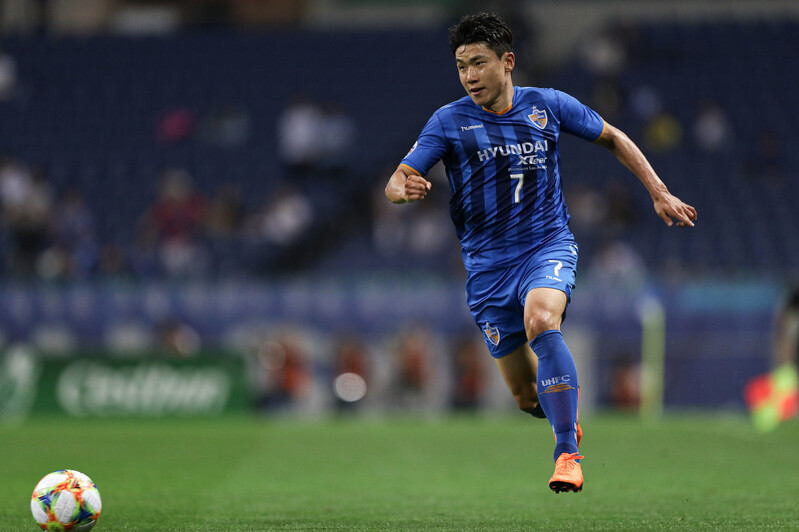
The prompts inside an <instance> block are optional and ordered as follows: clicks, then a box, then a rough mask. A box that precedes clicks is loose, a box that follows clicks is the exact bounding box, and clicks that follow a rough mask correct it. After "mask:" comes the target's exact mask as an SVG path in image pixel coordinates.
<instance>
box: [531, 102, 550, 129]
mask: <svg viewBox="0 0 799 532" xmlns="http://www.w3.org/2000/svg"><path fill="white" fill-rule="evenodd" d="M527 118H529V119H530V121H531V122H532V123H533V125H534V126H535V127H537V128H538V129H541V130H543V129H544V128H545V127H547V112H546V110H545V109H538V108H537V107H533V114H529V115H527Z"/></svg>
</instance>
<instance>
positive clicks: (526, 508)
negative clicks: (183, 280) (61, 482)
mask: <svg viewBox="0 0 799 532" xmlns="http://www.w3.org/2000/svg"><path fill="white" fill-rule="evenodd" d="M511 414H512V413H511ZM511 414H509V415H508V416H507V417H500V418H496V419H489V418H483V417H477V418H470V417H467V418H445V419H442V420H436V421H432V420H419V419H415V420H414V419H391V418H389V419H383V420H327V421H289V420H264V419H254V418H245V417H241V418H222V419H215V420H197V419H195V420H188V419H175V420H146V421H134V420H115V421H114V420H67V419H33V420H30V421H27V422H25V423H23V424H21V425H17V426H9V425H0V442H2V445H0V453H1V454H0V471H2V482H0V530H2V531H7V530H8V531H14V532H19V531H25V530H31V531H33V530H38V528H37V527H36V525H35V524H34V522H33V519H32V517H31V515H30V510H29V497H30V494H31V491H32V490H33V486H34V485H35V484H36V482H38V480H39V478H40V477H42V476H43V475H44V474H46V473H48V472H50V471H51V470H55V469H61V468H71V469H77V470H80V471H83V472H84V473H86V474H88V475H89V476H91V477H92V478H93V479H94V481H95V482H96V483H97V485H98V487H99V489H100V493H101V494H102V497H103V513H102V515H101V517H100V521H99V522H98V525H97V527H95V530H98V531H106V530H108V531H111V530H125V531H130V530H139V531H147V532H154V531H162V530H172V531H178V530H179V531H234V530H392V531H393V530H442V531H443V530H451V531H468V530H485V531H506V530H507V531H517V530H614V531H615V530H636V531H637V530H724V531H727V530H799V452H797V448H798V447H799V446H798V445H797V444H799V423H797V422H792V423H786V424H784V425H782V426H781V427H779V429H778V430H777V431H775V432H774V433H771V434H767V435H759V434H757V433H755V432H754V431H753V429H752V428H751V426H750V424H749V423H748V421H747V420H746V419H744V418H742V417H741V418H730V417H721V418H719V417H715V418H714V417H712V416H706V417H700V416H693V417H667V418H666V419H665V420H663V421H662V422H660V423H657V424H642V423H641V422H639V421H638V420H637V419H634V418H625V417H620V416H608V415H594V416H589V415H585V416H584V418H585V419H584V420H583V428H584V430H585V437H584V439H583V444H582V449H581V452H582V454H584V455H585V457H586V459H585V460H584V461H583V471H584V473H585V478H586V481H585V489H584V491H583V492H582V493H561V494H554V493H552V492H550V491H549V489H548V487H547V481H548V479H549V476H550V475H551V474H552V468H553V466H552V458H551V452H552V447H553V444H552V436H551V432H550V431H549V428H548V427H547V425H546V423H545V422H542V421H540V420H533V419H532V418H528V417H527V416H524V415H523V414H519V415H516V416H514V415H511Z"/></svg>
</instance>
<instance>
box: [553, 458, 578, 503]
mask: <svg viewBox="0 0 799 532" xmlns="http://www.w3.org/2000/svg"><path fill="white" fill-rule="evenodd" d="M582 458H584V457H583V456H580V454H579V453H571V454H569V453H562V454H561V455H560V456H558V459H557V461H556V462H555V474H554V475H552V478H550V479H549V489H551V490H552V491H554V492H555V493H560V492H561V491H574V492H577V491H582V490H583V468H582V466H581V465H580V462H578V461H577V460H580V459H582Z"/></svg>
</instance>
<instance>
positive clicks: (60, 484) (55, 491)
mask: <svg viewBox="0 0 799 532" xmlns="http://www.w3.org/2000/svg"><path fill="white" fill-rule="evenodd" d="M102 509H103V503H102V501H101V500H100V492H99V491H97V486H95V484H94V482H92V479H90V478H89V477H87V476H86V475H84V474H83V473H81V472H80V471H74V470H72V469H60V470H58V471H53V472H52V473H50V474H48V475H45V476H44V478H42V479H41V480H40V481H39V483H38V484H36V487H35V488H34V489H33V495H31V513H32V514H33V518H34V519H36V522H37V523H38V524H39V526H40V527H41V528H42V530H48V531H49V532H66V531H68V530H74V531H76V532H86V531H87V530H91V529H92V528H94V525H95V523H97V518H98V517H100V512H101V511H102Z"/></svg>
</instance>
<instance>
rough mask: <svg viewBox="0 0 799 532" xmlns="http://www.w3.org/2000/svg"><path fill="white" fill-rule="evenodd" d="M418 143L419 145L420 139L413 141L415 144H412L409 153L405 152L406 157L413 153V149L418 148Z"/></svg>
mask: <svg viewBox="0 0 799 532" xmlns="http://www.w3.org/2000/svg"><path fill="white" fill-rule="evenodd" d="M418 145H419V141H418V140H417V141H416V142H414V143H413V146H411V149H410V150H408V153H406V154H405V157H407V156H408V155H410V154H412V153H413V151H414V150H415V149H416V146H418Z"/></svg>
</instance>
